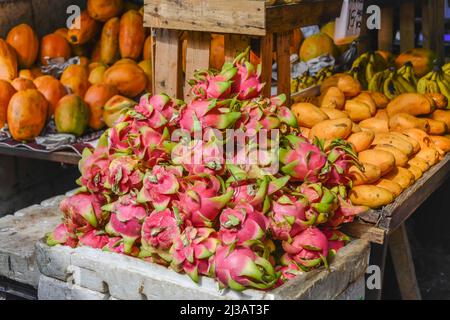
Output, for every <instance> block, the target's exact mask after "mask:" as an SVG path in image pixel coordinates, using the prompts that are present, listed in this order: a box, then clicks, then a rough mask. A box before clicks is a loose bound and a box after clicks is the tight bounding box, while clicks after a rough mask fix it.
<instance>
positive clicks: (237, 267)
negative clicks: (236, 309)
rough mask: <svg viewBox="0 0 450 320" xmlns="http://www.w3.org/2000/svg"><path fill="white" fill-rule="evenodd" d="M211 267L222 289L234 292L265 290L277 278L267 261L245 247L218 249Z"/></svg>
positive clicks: (272, 284) (223, 247) (277, 275)
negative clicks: (250, 289) (249, 289)
mask: <svg viewBox="0 0 450 320" xmlns="http://www.w3.org/2000/svg"><path fill="white" fill-rule="evenodd" d="M211 267H212V270H213V271H214V274H215V276H216V279H217V280H218V281H219V284H220V285H221V286H222V287H226V288H231V289H233V290H236V291H243V290H245V289H248V288H255V289H261V290H265V289H268V288H271V287H272V286H274V285H275V283H276V282H277V280H278V277H279V274H278V273H276V272H275V270H274V267H273V266H272V264H271V263H270V262H269V261H268V260H267V259H264V258H262V257H260V256H258V255H257V254H256V253H255V252H253V251H252V250H251V249H249V248H247V247H240V246H236V247H234V246H221V247H219V248H218V249H217V251H216V254H215V256H214V258H213V259H212V264H211Z"/></svg>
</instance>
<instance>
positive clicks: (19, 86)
mask: <svg viewBox="0 0 450 320" xmlns="http://www.w3.org/2000/svg"><path fill="white" fill-rule="evenodd" d="M11 84H12V86H13V87H14V89H16V91H21V90H27V89H36V86H35V85H34V83H33V81H32V80H29V79H25V78H15V79H14V80H13V81H12V82H11Z"/></svg>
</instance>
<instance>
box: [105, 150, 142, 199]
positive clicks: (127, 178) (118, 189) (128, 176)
mask: <svg viewBox="0 0 450 320" xmlns="http://www.w3.org/2000/svg"><path fill="white" fill-rule="evenodd" d="M138 166H139V160H138V159H135V158H133V157H131V156H121V157H117V158H115V159H113V160H112V161H111V164H110V165H109V175H108V180H107V185H108V186H109V187H110V188H111V191H112V192H114V193H115V194H117V195H119V196H121V195H124V194H127V193H129V192H130V191H131V190H132V189H135V188H139V187H140V185H141V184H142V178H143V176H144V174H143V173H142V172H141V171H140V170H139V167H138Z"/></svg>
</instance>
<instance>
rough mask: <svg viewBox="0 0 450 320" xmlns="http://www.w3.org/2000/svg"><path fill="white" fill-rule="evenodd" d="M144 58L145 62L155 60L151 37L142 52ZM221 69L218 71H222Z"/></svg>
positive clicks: (146, 41)
mask: <svg viewBox="0 0 450 320" xmlns="http://www.w3.org/2000/svg"><path fill="white" fill-rule="evenodd" d="M212 36H213V35H212ZM211 56H212V47H211ZM142 58H143V59H144V60H153V37H152V36H151V35H150V36H148V37H147V38H146V39H145V42H144V49H143V50H142ZM222 64H223V63H222ZM221 67H222V66H220V68H221ZM211 68H213V66H211ZM220 68H216V69H217V70H220Z"/></svg>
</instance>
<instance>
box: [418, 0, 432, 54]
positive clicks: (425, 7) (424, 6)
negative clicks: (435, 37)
mask: <svg viewBox="0 0 450 320" xmlns="http://www.w3.org/2000/svg"><path fill="white" fill-rule="evenodd" d="M420 4H421V11H422V35H423V47H424V48H428V49H430V44H431V38H432V35H431V33H432V31H431V28H430V26H431V25H430V18H431V17H430V10H429V1H428V0H421V2H420Z"/></svg>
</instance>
